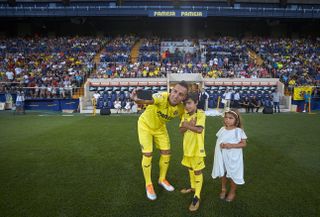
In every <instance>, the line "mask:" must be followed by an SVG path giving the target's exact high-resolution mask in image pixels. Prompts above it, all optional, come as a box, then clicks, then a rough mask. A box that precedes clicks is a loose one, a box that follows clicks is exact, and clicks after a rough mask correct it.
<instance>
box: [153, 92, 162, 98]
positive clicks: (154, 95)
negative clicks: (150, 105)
mask: <svg viewBox="0 0 320 217" xmlns="http://www.w3.org/2000/svg"><path fill="white" fill-rule="evenodd" d="M153 97H155V98H161V97H162V94H161V93H155V94H153Z"/></svg>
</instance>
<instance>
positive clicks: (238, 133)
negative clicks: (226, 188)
mask: <svg viewBox="0 0 320 217" xmlns="http://www.w3.org/2000/svg"><path fill="white" fill-rule="evenodd" d="M216 136H217V137H218V138H217V143H216V147H215V151H214V161H213V169H212V174H211V175H212V178H214V179H215V178H217V177H223V176H224V175H225V174H226V176H227V178H231V179H232V180H233V181H234V183H236V184H237V185H242V184H244V179H243V154H242V148H232V149H222V148H221V147H220V144H221V143H233V144H234V143H239V142H240V141H241V139H247V136H246V134H245V132H244V131H243V130H242V129H241V128H235V129H233V130H226V129H225V127H222V128H221V129H220V130H219V131H218V133H217V135H216Z"/></svg>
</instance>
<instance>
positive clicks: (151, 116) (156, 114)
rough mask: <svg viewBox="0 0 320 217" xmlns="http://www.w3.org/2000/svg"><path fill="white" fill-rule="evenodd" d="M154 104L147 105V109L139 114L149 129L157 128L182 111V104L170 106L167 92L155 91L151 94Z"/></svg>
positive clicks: (180, 114)
mask: <svg viewBox="0 0 320 217" xmlns="http://www.w3.org/2000/svg"><path fill="white" fill-rule="evenodd" d="M152 98H153V100H154V104H152V105H148V107H147V109H146V110H145V111H144V112H143V113H142V114H141V116H140V120H142V121H144V123H145V124H146V125H148V127H149V128H151V129H159V128H161V127H162V126H163V125H164V124H165V123H166V122H168V121H170V120H172V119H173V118H175V117H178V116H179V117H181V116H182V114H183V113H184V107H183V104H182V103H180V104H178V105H176V106H172V105H170V103H169V93H168V92H163V93H156V94H153V96H152Z"/></svg>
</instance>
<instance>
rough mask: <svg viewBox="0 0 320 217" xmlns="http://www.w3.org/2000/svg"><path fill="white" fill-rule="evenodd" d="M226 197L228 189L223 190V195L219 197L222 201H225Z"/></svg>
mask: <svg viewBox="0 0 320 217" xmlns="http://www.w3.org/2000/svg"><path fill="white" fill-rule="evenodd" d="M226 196H227V189H222V190H221V193H220V195H219V197H220V199H221V200H224V199H225V198H226Z"/></svg>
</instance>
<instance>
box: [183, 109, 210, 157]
mask: <svg viewBox="0 0 320 217" xmlns="http://www.w3.org/2000/svg"><path fill="white" fill-rule="evenodd" d="M191 119H196V126H199V127H203V130H202V133H195V132H192V131H191V130H187V131H186V132H185V133H184V135H183V155H184V156H187V157H205V156H206V152H205V149H204V131H205V122H206V115H205V113H204V111H202V110H200V109H198V110H197V111H196V112H195V113H194V114H193V115H189V114H188V113H187V112H185V113H184V115H183V116H182V119H181V122H180V126H181V124H182V122H183V121H188V122H189V121H190V120H191Z"/></svg>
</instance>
